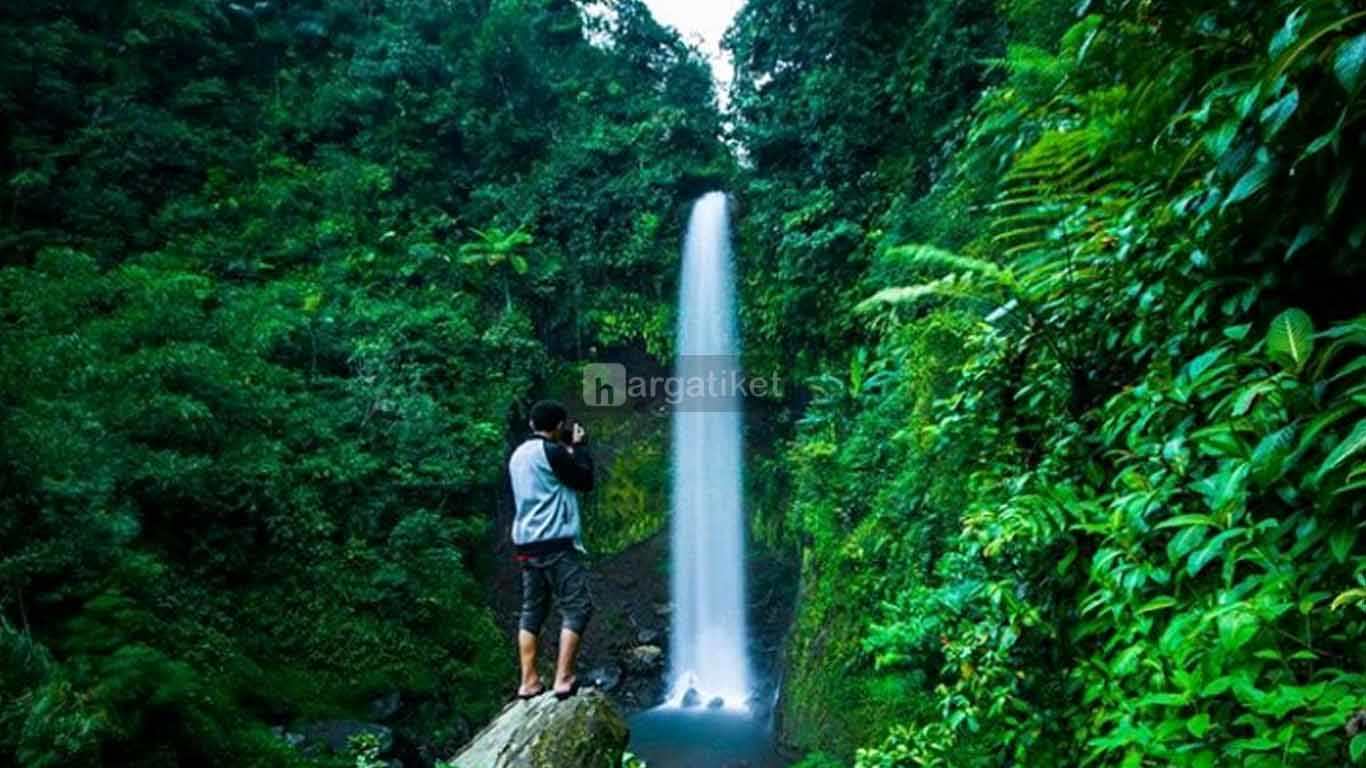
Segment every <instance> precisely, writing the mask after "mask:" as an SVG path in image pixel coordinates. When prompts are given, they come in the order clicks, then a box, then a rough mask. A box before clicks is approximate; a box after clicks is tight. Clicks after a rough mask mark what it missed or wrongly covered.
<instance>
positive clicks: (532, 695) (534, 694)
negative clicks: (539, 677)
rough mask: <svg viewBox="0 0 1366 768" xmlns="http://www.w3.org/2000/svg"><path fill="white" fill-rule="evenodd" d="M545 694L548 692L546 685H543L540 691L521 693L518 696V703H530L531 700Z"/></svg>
mask: <svg viewBox="0 0 1366 768" xmlns="http://www.w3.org/2000/svg"><path fill="white" fill-rule="evenodd" d="M545 692H546V687H545V685H542V686H541V687H540V688H539V689H538V690H535V691H532V692H531V693H519V694H517V700H518V701H530V700H532V699H534V698H536V697H537V696H542V695H544V694H545Z"/></svg>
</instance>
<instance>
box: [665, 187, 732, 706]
mask: <svg viewBox="0 0 1366 768" xmlns="http://www.w3.org/2000/svg"><path fill="white" fill-rule="evenodd" d="M739 351H740V350H739V340H738V338H737V333H736V319H735V283H734V277H733V275H732V264H731V249H730V217H729V212H728V210H727V200H726V196H725V194H723V193H721V192H712V193H709V194H707V195H704V196H702V197H701V198H700V199H699V200H698V201H697V202H696V203H695V204H694V205H693V209H692V218H691V219H690V220H689V222H688V235H687V239H686V241H685V242H684V246H683V275H682V287H681V291H680V294H679V322H678V355H677V358H676V361H675V363H676V365H675V373H676V375H677V376H678V377H679V380H680V382H682V384H683V386H685V387H687V386H688V385H690V384H691V383H692V382H695V381H697V380H698V379H699V378H707V377H708V374H712V373H719V374H720V376H721V377H725V378H728V377H729V375H730V373H731V371H738V357H739ZM741 469H742V464H741V452H740V401H739V396H738V393H735V392H722V391H719V390H716V389H708V390H707V393H706V394H705V395H704V396H702V397H700V398H699V397H688V398H686V402H684V403H683V404H681V405H679V406H678V407H676V408H675V410H674V417H673V600H674V619H673V631H672V634H671V637H672V648H671V652H670V657H671V659H672V670H671V672H672V681H671V693H670V697H669V701H670V703H671V704H673V705H681V704H683V703H684V701H685V697H686V696H687V694H688V691H689V690H690V689H691V690H696V692H697V696H696V699H697V700H698V701H699V703H700V705H702V706H706V705H708V704H709V703H711V702H712V701H713V700H714V699H715V698H717V697H720V698H721V699H723V700H724V702H725V707H726V708H727V709H742V708H745V707H746V706H747V704H746V700H747V699H748V698H749V696H750V675H749V661H748V659H747V657H746V651H745V649H746V647H747V646H748V642H749V634H748V627H747V622H746V617H745V581H744V562H743V558H744V537H745V530H744V515H743V509H742V498H741Z"/></svg>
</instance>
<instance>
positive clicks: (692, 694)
mask: <svg viewBox="0 0 1366 768" xmlns="http://www.w3.org/2000/svg"><path fill="white" fill-rule="evenodd" d="M701 703H702V694H700V693H698V692H697V689H696V688H689V689H688V692H687V693H685V694H683V702H682V704H683V706H684V707H695V706H697V705H698V704H701Z"/></svg>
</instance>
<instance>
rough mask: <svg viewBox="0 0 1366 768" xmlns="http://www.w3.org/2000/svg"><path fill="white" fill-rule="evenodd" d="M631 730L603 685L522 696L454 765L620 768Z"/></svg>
mask: <svg viewBox="0 0 1366 768" xmlns="http://www.w3.org/2000/svg"><path fill="white" fill-rule="evenodd" d="M629 734H630V732H629V731H628V730H627V728H626V721H625V720H623V719H622V717H621V714H620V713H618V712H617V710H616V708H615V707H613V706H612V703H611V702H610V701H608V700H607V697H606V696H604V695H603V694H602V693H601V692H600V691H598V690H596V689H591V688H590V689H587V690H583V691H580V692H579V694H578V695H577V696H572V697H570V698H568V699H565V700H563V701H560V700H558V699H556V698H555V697H554V696H553V695H551V694H549V693H547V694H545V695H542V696H537V697H536V698H534V699H531V700H529V701H516V702H513V703H512V704H509V705H508V706H507V707H506V708H505V709H504V710H503V712H502V713H501V714H500V715H498V717H497V718H495V719H494V721H493V722H492V723H490V724H489V726H488V727H487V728H485V729H484V730H482V731H480V732H479V734H478V735H477V736H475V737H474V741H472V742H470V744H469V746H467V747H466V748H465V749H464V751H463V752H461V753H460V754H458V755H456V756H455V760H453V761H451V765H452V766H454V768H617V766H619V765H621V756H622V753H623V752H625V751H626V740H627V737H628V736H629Z"/></svg>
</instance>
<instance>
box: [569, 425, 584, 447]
mask: <svg viewBox="0 0 1366 768" xmlns="http://www.w3.org/2000/svg"><path fill="white" fill-rule="evenodd" d="M587 442H588V430H586V429H584V428H583V425H582V424H580V423H578V422H577V421H576V422H574V429H573V434H572V435H571V436H570V438H569V443H570V445H583V444H584V443H587Z"/></svg>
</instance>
